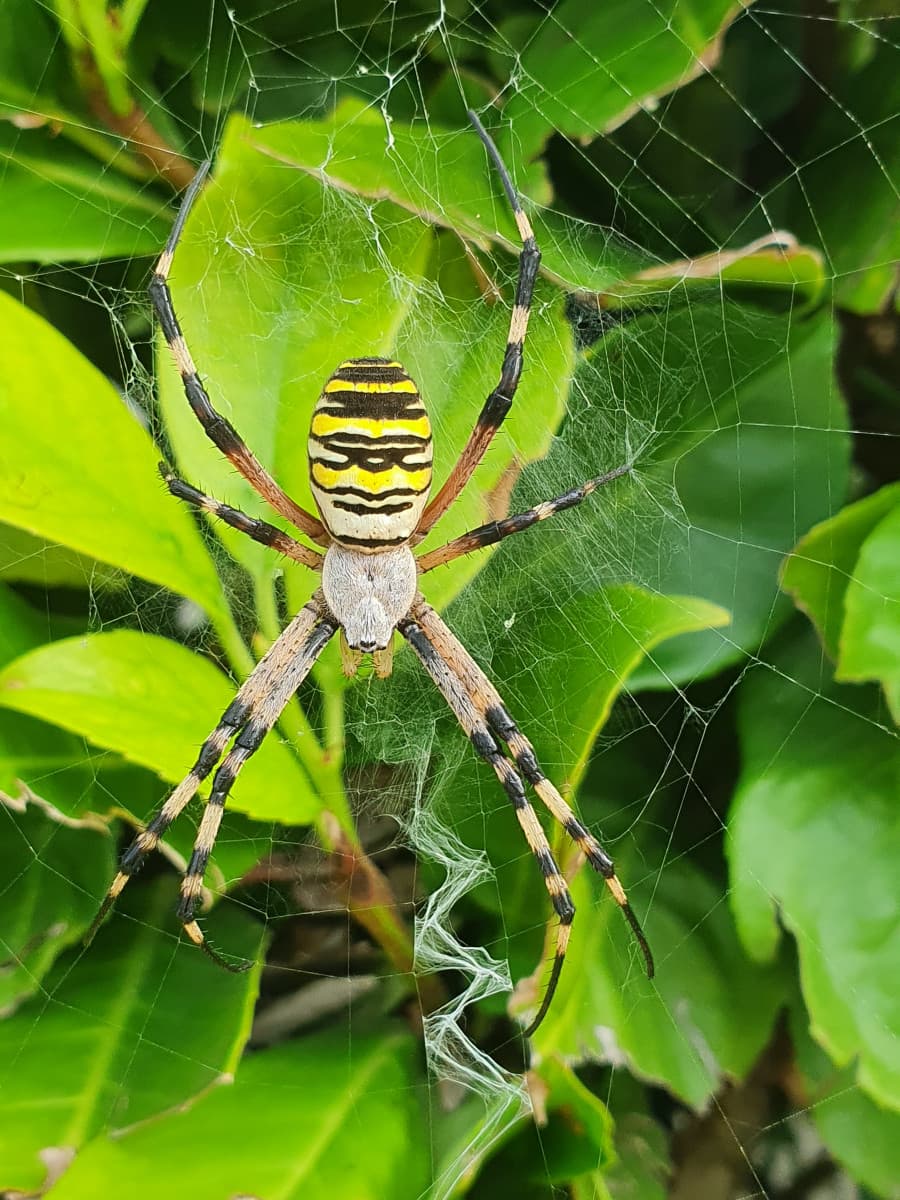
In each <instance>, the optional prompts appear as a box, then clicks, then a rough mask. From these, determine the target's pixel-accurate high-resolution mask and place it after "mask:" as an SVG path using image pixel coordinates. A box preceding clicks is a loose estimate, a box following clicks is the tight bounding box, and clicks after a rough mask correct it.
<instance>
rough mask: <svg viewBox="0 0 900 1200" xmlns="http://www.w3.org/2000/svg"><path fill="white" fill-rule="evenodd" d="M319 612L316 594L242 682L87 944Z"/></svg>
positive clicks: (126, 863) (127, 864)
mask: <svg viewBox="0 0 900 1200" xmlns="http://www.w3.org/2000/svg"><path fill="white" fill-rule="evenodd" d="M321 616H322V601H321V599H320V597H319V594H318V593H317V594H316V596H314V597H313V598H312V600H310V602H309V603H308V604H307V605H306V606H305V607H304V608H302V609H301V610H300V612H299V613H298V614H297V616H296V617H294V619H293V621H291V623H290V624H289V625H288V626H287V628H286V629H285V630H284V632H283V633H282V635H281V637H279V639H278V641H277V642H275V643H274V644H273V645H272V647H271V648H270V649H269V651H268V653H267V654H266V655H265V656H264V657H263V658H262V659H260V661H259V663H257V665H256V668H255V669H254V671H253V673H252V674H251V675H249V676H248V677H247V679H246V680H245V681H244V683H243V684H242V685H241V687H240V689H239V690H238V692H237V694H236V696H235V697H234V699H233V700H232V702H231V703H230V704H229V705H228V707H227V708H226V710H225V712H224V713H223V714H222V716H221V718H220V719H219V723H218V725H217V726H216V727H215V729H214V730H213V731H212V733H211V734H210V735H209V737H207V739H206V740H205V741H204V743H203V745H202V746H201V747H200V753H199V754H198V756H197V761H196V762H195V763H194V765H193V767H191V770H190V771H189V772H188V774H187V775H186V776H185V778H184V779H182V781H181V783H179V784H178V786H177V787H176V788H175V789H174V790H173V791H172V792H171V794H170V795H169V797H168V799H167V800H166V802H165V804H163V806H162V808H160V809H159V811H158V812H157V813H156V814H155V816H154V817H153V818H152V819H151V820H150V821H149V822H148V824H147V825H146V827H145V828H144V829H143V830H141V832H140V833H139V834H138V835H137V836H136V837H135V838H134V840H133V841H132V843H131V845H130V846H129V847H128V849H127V850H126V851H125V853H124V854H123V855H122V858H121V860H120V863H119V870H118V873H117V874H116V877H115V879H113V881H112V884H111V885H110V888H109V891H108V892H107V893H106V896H105V898H104V900H103V903H102V904H101V905H100V909H99V911H98V913H97V915H96V917H95V918H94V920H93V923H92V924H91V927H90V929H89V930H88V931H87V934H86V935H85V938H84V941H85V944H86V945H88V944H89V943H90V942H91V941H92V940H93V937H94V935H95V933H96V932H97V930H98V929H99V928H100V925H101V923H102V922H103V918H104V917H105V916H106V914H107V913H108V912H109V910H110V908H112V906H113V904H114V903H115V900H116V898H117V897H118V896H119V895H120V894H121V892H122V890H123V889H124V887H125V885H126V884H127V883H128V881H129V879H130V878H131V877H132V875H135V874H137V872H138V871H139V870H140V869H141V867H142V866H143V865H144V860H145V858H146V857H147V855H148V854H150V853H151V851H153V850H155V849H156V847H157V846H158V845H159V842H160V839H161V838H162V836H163V835H164V834H165V832H166V830H167V829H168V828H169V826H170V825H171V824H172V822H173V821H174V820H175V819H176V817H178V816H179V814H180V813H181V812H182V811H183V809H184V808H185V806H186V805H187V804H188V802H189V801H190V800H191V799H192V798H193V797H194V796H195V795H196V794H197V791H198V790H199V788H200V785H201V784H202V783H203V780H204V779H206V777H207V775H209V773H210V771H211V770H212V769H213V767H214V766H215V765H216V763H217V762H218V761H219V759H220V758H221V757H222V755H223V754H224V753H225V747H226V746H227V745H228V743H229V742H230V741H231V739H232V738H233V737H234V735H235V734H236V733H237V732H238V731H239V730H240V729H242V728H243V727H244V726H245V725H246V724H247V722H248V721H249V720H250V719H251V717H252V716H253V714H254V712H255V711H256V708H257V706H258V705H259V704H260V702H261V700H262V698H263V696H264V695H265V694H266V691H267V690H268V689H269V688H270V687H271V686H272V683H273V679H274V678H275V677H277V675H278V674H279V672H281V671H282V670H283V669H284V666H285V662H286V660H290V658H291V657H292V656H294V655H296V654H297V653H298V652H299V650H300V649H301V648H302V646H303V643H304V640H305V639H306V638H307V637H308V636H309V634H310V631H311V630H312V629H313V627H314V626H315V624H316V622H317V621H319V620H320V619H321Z"/></svg>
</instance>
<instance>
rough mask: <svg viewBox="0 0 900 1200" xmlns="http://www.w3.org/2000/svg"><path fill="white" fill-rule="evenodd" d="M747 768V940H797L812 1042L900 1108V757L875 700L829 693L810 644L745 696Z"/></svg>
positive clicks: (738, 880) (742, 858)
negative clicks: (852, 1066)
mask: <svg viewBox="0 0 900 1200" xmlns="http://www.w3.org/2000/svg"><path fill="white" fill-rule="evenodd" d="M739 729H740V736H741V744H742V753H743V770H742V774H741V778H740V782H739V784H738V788H737V792H736V795H735V800H734V804H733V809H732V814H731V817H730V819H729V831H728V832H729V842H728V856H729V861H730V866H731V882H732V889H731V904H732V908H733V910H734V913H735V917H736V919H737V923H738V928H739V930H740V933H741V938H742V940H743V942H744V944H745V946H746V947H747V949H748V951H749V952H750V953H751V954H752V955H753V956H754V957H755V958H756V959H758V960H759V961H765V960H768V959H771V958H772V957H773V955H774V954H775V951H776V948H777V945H778V942H779V940H780V938H781V927H782V926H784V928H786V929H787V930H789V931H790V932H791V933H792V934H793V936H794V938H795V939H796V942H797V950H798V953H799V956H800V969H801V980H802V986H803V996H804V1000H805V1002H806V1006H807V1009H808V1010H809V1015H810V1021H811V1026H812V1033H813V1036H814V1037H815V1039H816V1040H817V1041H818V1042H819V1043H820V1044H821V1045H822V1046H824V1047H825V1049H826V1050H827V1051H828V1053H829V1055H830V1056H831V1058H832V1059H833V1060H834V1061H835V1062H836V1063H837V1064H839V1065H845V1064H847V1063H849V1062H850V1061H851V1060H852V1059H854V1058H856V1059H857V1060H858V1068H857V1078H858V1080H859V1083H860V1085H861V1086H862V1087H863V1088H864V1089H865V1090H866V1091H867V1092H868V1093H869V1094H870V1095H871V1096H872V1098H873V1099H875V1100H876V1101H877V1102H879V1103H881V1104H884V1105H886V1106H889V1107H893V1108H895V1109H897V1108H900V1052H898V1045H900V1043H898V1039H897V1036H896V1031H897V1030H898V1029H900V993H898V990H897V988H896V980H897V977H898V971H900V903H898V896H897V887H896V876H897V862H898V859H900V818H898V807H897V795H898V782H900V750H898V747H897V741H896V738H895V737H894V736H892V735H891V734H889V733H888V732H887V731H886V730H885V729H884V727H883V725H882V724H881V722H880V714H879V711H878V706H877V703H875V701H874V697H873V695H872V694H871V692H866V691H862V690H860V689H858V688H852V689H851V688H846V687H843V688H842V687H839V686H836V685H834V684H832V683H831V681H830V680H829V677H828V671H827V668H826V666H825V664H823V662H822V659H821V653H820V651H819V650H818V647H817V646H816V645H815V644H814V642H813V638H812V634H811V633H810V634H809V635H808V636H807V637H806V638H805V639H802V640H796V639H795V641H794V642H793V643H791V644H789V645H788V646H787V647H785V648H783V649H782V650H781V651H780V652H779V653H778V655H777V656H776V657H775V658H774V659H773V662H772V664H771V666H769V665H762V666H760V667H759V668H758V669H757V670H756V671H755V672H753V673H752V674H750V675H748V676H747V677H746V678H745V679H744V682H743V684H742V686H741V698H740V710H739Z"/></svg>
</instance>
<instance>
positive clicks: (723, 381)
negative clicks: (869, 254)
mask: <svg viewBox="0 0 900 1200" xmlns="http://www.w3.org/2000/svg"><path fill="white" fill-rule="evenodd" d="M637 334H640V352H639V353H635V350H636V343H635V335H637ZM833 337H834V334H833V328H832V326H831V323H830V322H828V321H812V322H807V323H796V322H792V321H790V320H786V319H784V318H780V317H771V316H765V315H762V314H756V313H754V312H752V310H749V309H744V310H740V309H737V308H730V309H726V310H721V309H715V308H713V307H712V306H709V307H708V306H706V305H700V304H694V305H692V306H691V309H690V311H689V312H684V313H674V314H673V313H669V314H667V316H666V318H665V319H664V320H663V321H662V322H653V323H652V324H651V323H650V322H649V321H646V320H644V321H641V322H635V323H634V326H633V327H629V329H628V331H623V332H622V333H620V334H618V335H616V334H613V335H610V336H608V337H606V338H605V339H604V340H603V342H601V343H600V345H599V347H598V349H597V351H596V352H595V355H594V361H593V362H592V363H591V364H590V368H589V369H588V368H585V371H584V372H583V373H582V374H581V376H580V379H581V381H582V386H583V387H584V388H585V391H586V392H587V394H588V396H590V397H591V398H592V400H593V402H594V404H595V405H597V407H598V408H601V409H603V408H606V409H609V408H613V411H616V410H617V409H618V408H624V409H625V411H627V412H629V414H630V415H629V425H626V426H625V429H624V433H625V436H626V437H627V438H628V439H629V441H630V443H631V446H632V447H633V446H635V444H636V445H637V447H640V446H641V445H642V443H645V444H646V447H647V449H646V459H647V462H646V463H644V456H643V455H642V454H641V453H638V454H637V463H636V470H637V477H638V480H639V481H642V480H643V481H645V494H644V496H643V497H642V498H641V503H640V506H638V505H637V504H636V505H635V512H634V515H633V516H630V517H629V518H628V519H627V520H625V521H622V523H621V525H619V524H617V526H616V527H615V529H614V531H613V534H612V535H611V541H612V551H613V554H614V555H615V554H617V553H618V555H620V556H621V557H622V558H623V559H625V556H626V555H629V559H627V560H626V561H629V565H630V568H631V571H632V572H633V573H635V574H636V576H637V580H638V581H639V582H641V583H643V584H644V585H645V586H646V587H648V588H651V589H653V590H655V591H662V592H680V593H682V594H688V595H697V596H703V597H704V598H705V599H707V600H709V601H711V602H713V603H718V604H721V605H723V606H724V607H726V608H728V609H729V610H730V612H731V614H732V623H731V625H730V626H729V628H728V630H727V631H726V632H725V633H724V634H718V633H715V632H709V633H702V634H696V635H694V636H692V637H689V638H680V639H678V640H677V641H675V642H672V643H671V644H670V645H667V646H665V647H662V648H661V649H660V651H659V652H658V653H657V654H656V655H655V656H654V660H653V663H652V664H651V663H649V662H648V663H647V664H645V666H644V667H643V668H642V669H641V670H640V671H639V673H638V676H637V678H636V680H635V681H634V686H635V687H636V688H640V687H647V686H653V687H661V686H662V687H671V686H672V684H673V682H674V683H681V682H684V681H686V680H688V679H696V678H698V677H703V676H708V675H712V674H714V673H715V672H716V671H718V670H721V669H722V668H723V667H724V666H726V665H728V664H730V663H734V662H738V661H740V660H741V659H742V658H743V656H744V655H745V654H746V653H748V652H751V653H752V652H755V650H756V648H757V647H758V646H759V645H760V644H761V643H762V642H763V641H764V640H765V638H766V637H767V636H770V635H771V634H772V633H773V632H774V631H775V629H777V627H778V625H779V624H780V622H781V621H782V620H783V619H784V617H786V616H787V613H788V612H789V609H788V607H787V606H786V605H784V603H783V601H782V602H781V607H779V603H778V601H779V595H778V568H779V565H780V562H781V558H782V556H783V555H784V554H785V553H787V551H788V550H790V549H791V548H792V547H793V546H794V545H795V544H796V542H797V540H798V536H799V535H800V534H801V533H802V532H803V531H804V530H806V529H808V528H809V527H810V526H811V525H813V524H814V523H815V522H816V521H820V520H822V519H823V517H826V516H830V514H831V513H832V511H834V509H836V508H837V507H838V506H839V504H840V501H841V498H842V497H843V496H844V494H845V492H846V489H847V473H848V457H849V440H848V437H847V433H846V429H847V418H846V414H845V410H844V404H843V401H842V399H841V396H840V393H839V392H838V390H837V387H836V386H835V383H834V379H833V355H834V344H833ZM717 340H718V342H719V343H720V344H721V345H722V346H727V353H722V352H719V351H718V350H717V349H716V341H717ZM610 375H611V376H612V379H613V385H612V395H611V396H610V383H609V377H610ZM660 381H662V382H660ZM622 436H623V431H622V430H621V428H620V429H619V430H618V431H617V437H618V438H621V437H622ZM632 453H633V450H632ZM660 514H662V516H661V515H660ZM619 519H620V520H621V518H619ZM619 546H621V547H622V549H621V550H619ZM632 546H633V547H634V548H633V549H631V547H632ZM661 546H664V547H665V552H664V553H663V554H660V547H661ZM573 553H574V554H575V555H577V554H578V551H577V549H575V548H573ZM584 553H586V550H585V552H584ZM615 565H616V558H615V557H614V558H613V569H615Z"/></svg>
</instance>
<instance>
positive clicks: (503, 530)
mask: <svg viewBox="0 0 900 1200" xmlns="http://www.w3.org/2000/svg"><path fill="white" fill-rule="evenodd" d="M630 471H631V465H630V464H626V465H625V466H622V467H616V469H615V470H614V471H608V472H607V473H606V474H605V475H598V476H597V477H596V479H589V480H588V481H587V483H583V484H582V485H581V487H577V488H572V489H571V490H570V491H568V492H564V493H563V494H562V495H561V496H557V497H556V499H555V500H543V501H542V502H541V503H540V504H536V505H535V506H534V508H529V509H528V511H527V512H521V513H517V514H516V515H515V516H512V517H505V518H504V519H503V520H502V521H491V522H489V523H488V524H487V525H479V526H478V528H477V529H470V530H469V532H468V533H463V534H461V535H460V536H459V537H458V538H454V539H453V541H452V542H446V543H445V544H444V545H443V546H438V548H437V549H436V550H431V551H429V553H428V554H422V555H420V556H419V558H417V559H416V562H417V563H418V564H419V571H420V572H421V573H422V574H424V573H425V572H426V571H433V570H434V568H435V567H442V566H445V565H446V564H447V563H451V562H453V560H454V559H455V558H460V557H461V556H462V555H463V554H471V553H472V552H473V551H474V550H481V549H482V548H483V547H484V546H493V545H494V543H495V542H499V541H501V540H502V539H503V538H505V537H509V536H510V535H511V534H514V533H522V532H523V531H524V530H526V529H530V528H531V527H532V525H536V524H537V523H538V522H539V521H546V520H547V518H548V517H553V516H555V515H556V514H557V513H558V512H563V511H564V510H565V509H567V508H575V506H576V505H578V504H580V503H581V502H582V500H586V499H587V497H588V496H590V495H591V493H592V492H595V491H596V490H597V488H600V487H603V485H604V484H607V483H612V481H613V480H614V479H619V478H620V477H621V476H622V475H627V474H628V473H629V472H630Z"/></svg>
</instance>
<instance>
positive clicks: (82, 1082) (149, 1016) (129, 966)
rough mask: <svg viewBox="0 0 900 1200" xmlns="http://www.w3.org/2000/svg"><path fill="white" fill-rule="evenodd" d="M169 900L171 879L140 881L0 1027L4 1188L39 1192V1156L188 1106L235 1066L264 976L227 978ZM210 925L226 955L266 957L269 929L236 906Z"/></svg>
mask: <svg viewBox="0 0 900 1200" xmlns="http://www.w3.org/2000/svg"><path fill="white" fill-rule="evenodd" d="M174 901H175V888H174V887H173V885H172V881H171V880H161V881H159V883H158V884H157V885H154V886H153V887H151V888H147V887H141V886H139V885H134V886H133V887H132V888H130V889H129V891H128V892H127V893H126V894H125V896H124V897H123V905H122V908H121V910H120V911H119V912H118V914H117V915H116V916H115V917H113V918H112V919H111V922H110V923H108V924H107V925H106V926H105V927H104V928H103V929H102V930H101V931H100V933H99V934H98V935H97V938H96V940H95V941H94V943H93V944H92V945H91V946H90V948H89V949H87V950H85V951H81V952H80V953H79V954H78V955H77V956H74V955H72V954H69V955H67V956H65V957H64V958H62V959H60V961H59V963H58V965H57V967H56V968H55V969H54V971H53V972H52V973H51V974H50V976H48V977H47V979H46V980H45V982H44V987H43V989H42V990H41V992H40V993H39V994H38V995H36V996H34V997H33V998H32V999H31V1000H29V1001H28V1002H27V1003H26V1004H24V1005H23V1006H22V1007H21V1008H20V1009H19V1010H18V1011H17V1012H16V1013H15V1014H14V1015H13V1016H12V1017H10V1018H8V1019H7V1020H6V1021H2V1022H0V1186H2V1187H3V1188H11V1189H21V1190H23V1191H29V1192H30V1191H32V1190H36V1189H38V1188H39V1187H40V1185H41V1183H42V1181H43V1179H44V1176H45V1171H46V1163H45V1162H44V1161H42V1160H41V1157H40V1156H41V1153H42V1151H46V1150H48V1149H49V1148H51V1147H60V1148H61V1149H62V1150H63V1151H65V1150H66V1149H70V1150H79V1149H80V1148H81V1147H82V1146H84V1145H85V1144H86V1143H88V1142H89V1141H90V1140H91V1138H93V1137H95V1136H96V1135H97V1134H98V1133H99V1132H100V1131H101V1130H102V1129H104V1128H109V1127H112V1128H122V1127H124V1126H129V1125H132V1124H133V1123H135V1122H137V1121H142V1120H144V1119H145V1118H147V1117H150V1116H153V1115H155V1114H158V1113H161V1112H164V1111H165V1110H167V1109H171V1108H172V1107H173V1106H175V1105H179V1104H183V1103H184V1102H185V1101H187V1100H190V1099H191V1098H192V1097H194V1096H196V1095H197V1094H198V1093H200V1092H201V1091H203V1090H204V1089H207V1088H209V1087H210V1086H211V1085H212V1084H214V1083H215V1082H216V1081H217V1080H218V1079H219V1078H220V1077H221V1076H222V1075H223V1074H227V1073H229V1072H232V1071H233V1070H234V1069H235V1067H236V1065H237V1060H238V1056H239V1054H240V1051H241V1049H242V1047H243V1044H244V1041H245V1040H246V1037H247V1034H248V1032H249V1027H250V1016H251V1012H252V1006H253V1000H254V998H255V995H256V990H257V986H258V974H259V973H258V971H250V972H247V973H245V974H243V975H229V974H227V973H226V972H224V971H221V970H217V969H216V967H215V965H214V964H213V963H211V962H210V961H209V959H207V958H206V957H205V956H204V955H202V954H198V952H197V949H196V947H195V946H193V945H191V944H189V943H187V942H182V943H180V944H179V943H178V939H177V934H176V932H175V931H176V930H177V929H178V925H177V922H176V921H175V918H174V914H173V912H172V909H173V907H174ZM122 921H127V922H128V924H129V927H130V936H129V937H128V938H127V939H124V940H123V939H122V938H121V937H120V935H119V931H118V930H117V929H116V928H115V923H118V922H122ZM160 927H162V928H165V929H166V930H167V931H169V933H170V936H169V937H161V936H160V933H159V929H160ZM215 929H216V936H217V938H218V939H219V942H220V944H221V945H223V946H227V947H228V949H229V950H230V951H233V952H235V953H237V954H242V955H244V956H246V957H249V958H255V957H256V956H257V955H258V954H259V951H260V943H261V934H262V927H261V926H259V925H255V924H253V923H252V922H250V921H248V920H247V919H246V918H245V917H244V916H243V915H242V914H241V913H240V912H238V911H237V910H234V909H232V910H226V909H219V910H217V912H216V916H215ZM215 1090H218V1089H215ZM147 1179H148V1185H149V1183H150V1178H149V1176H148V1177H147ZM110 1185H111V1181H110ZM105 1190H108V1189H106V1188H100V1189H99V1191H95V1192H94V1194H95V1195H98V1194H102V1193H103V1192H104V1191H105Z"/></svg>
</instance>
